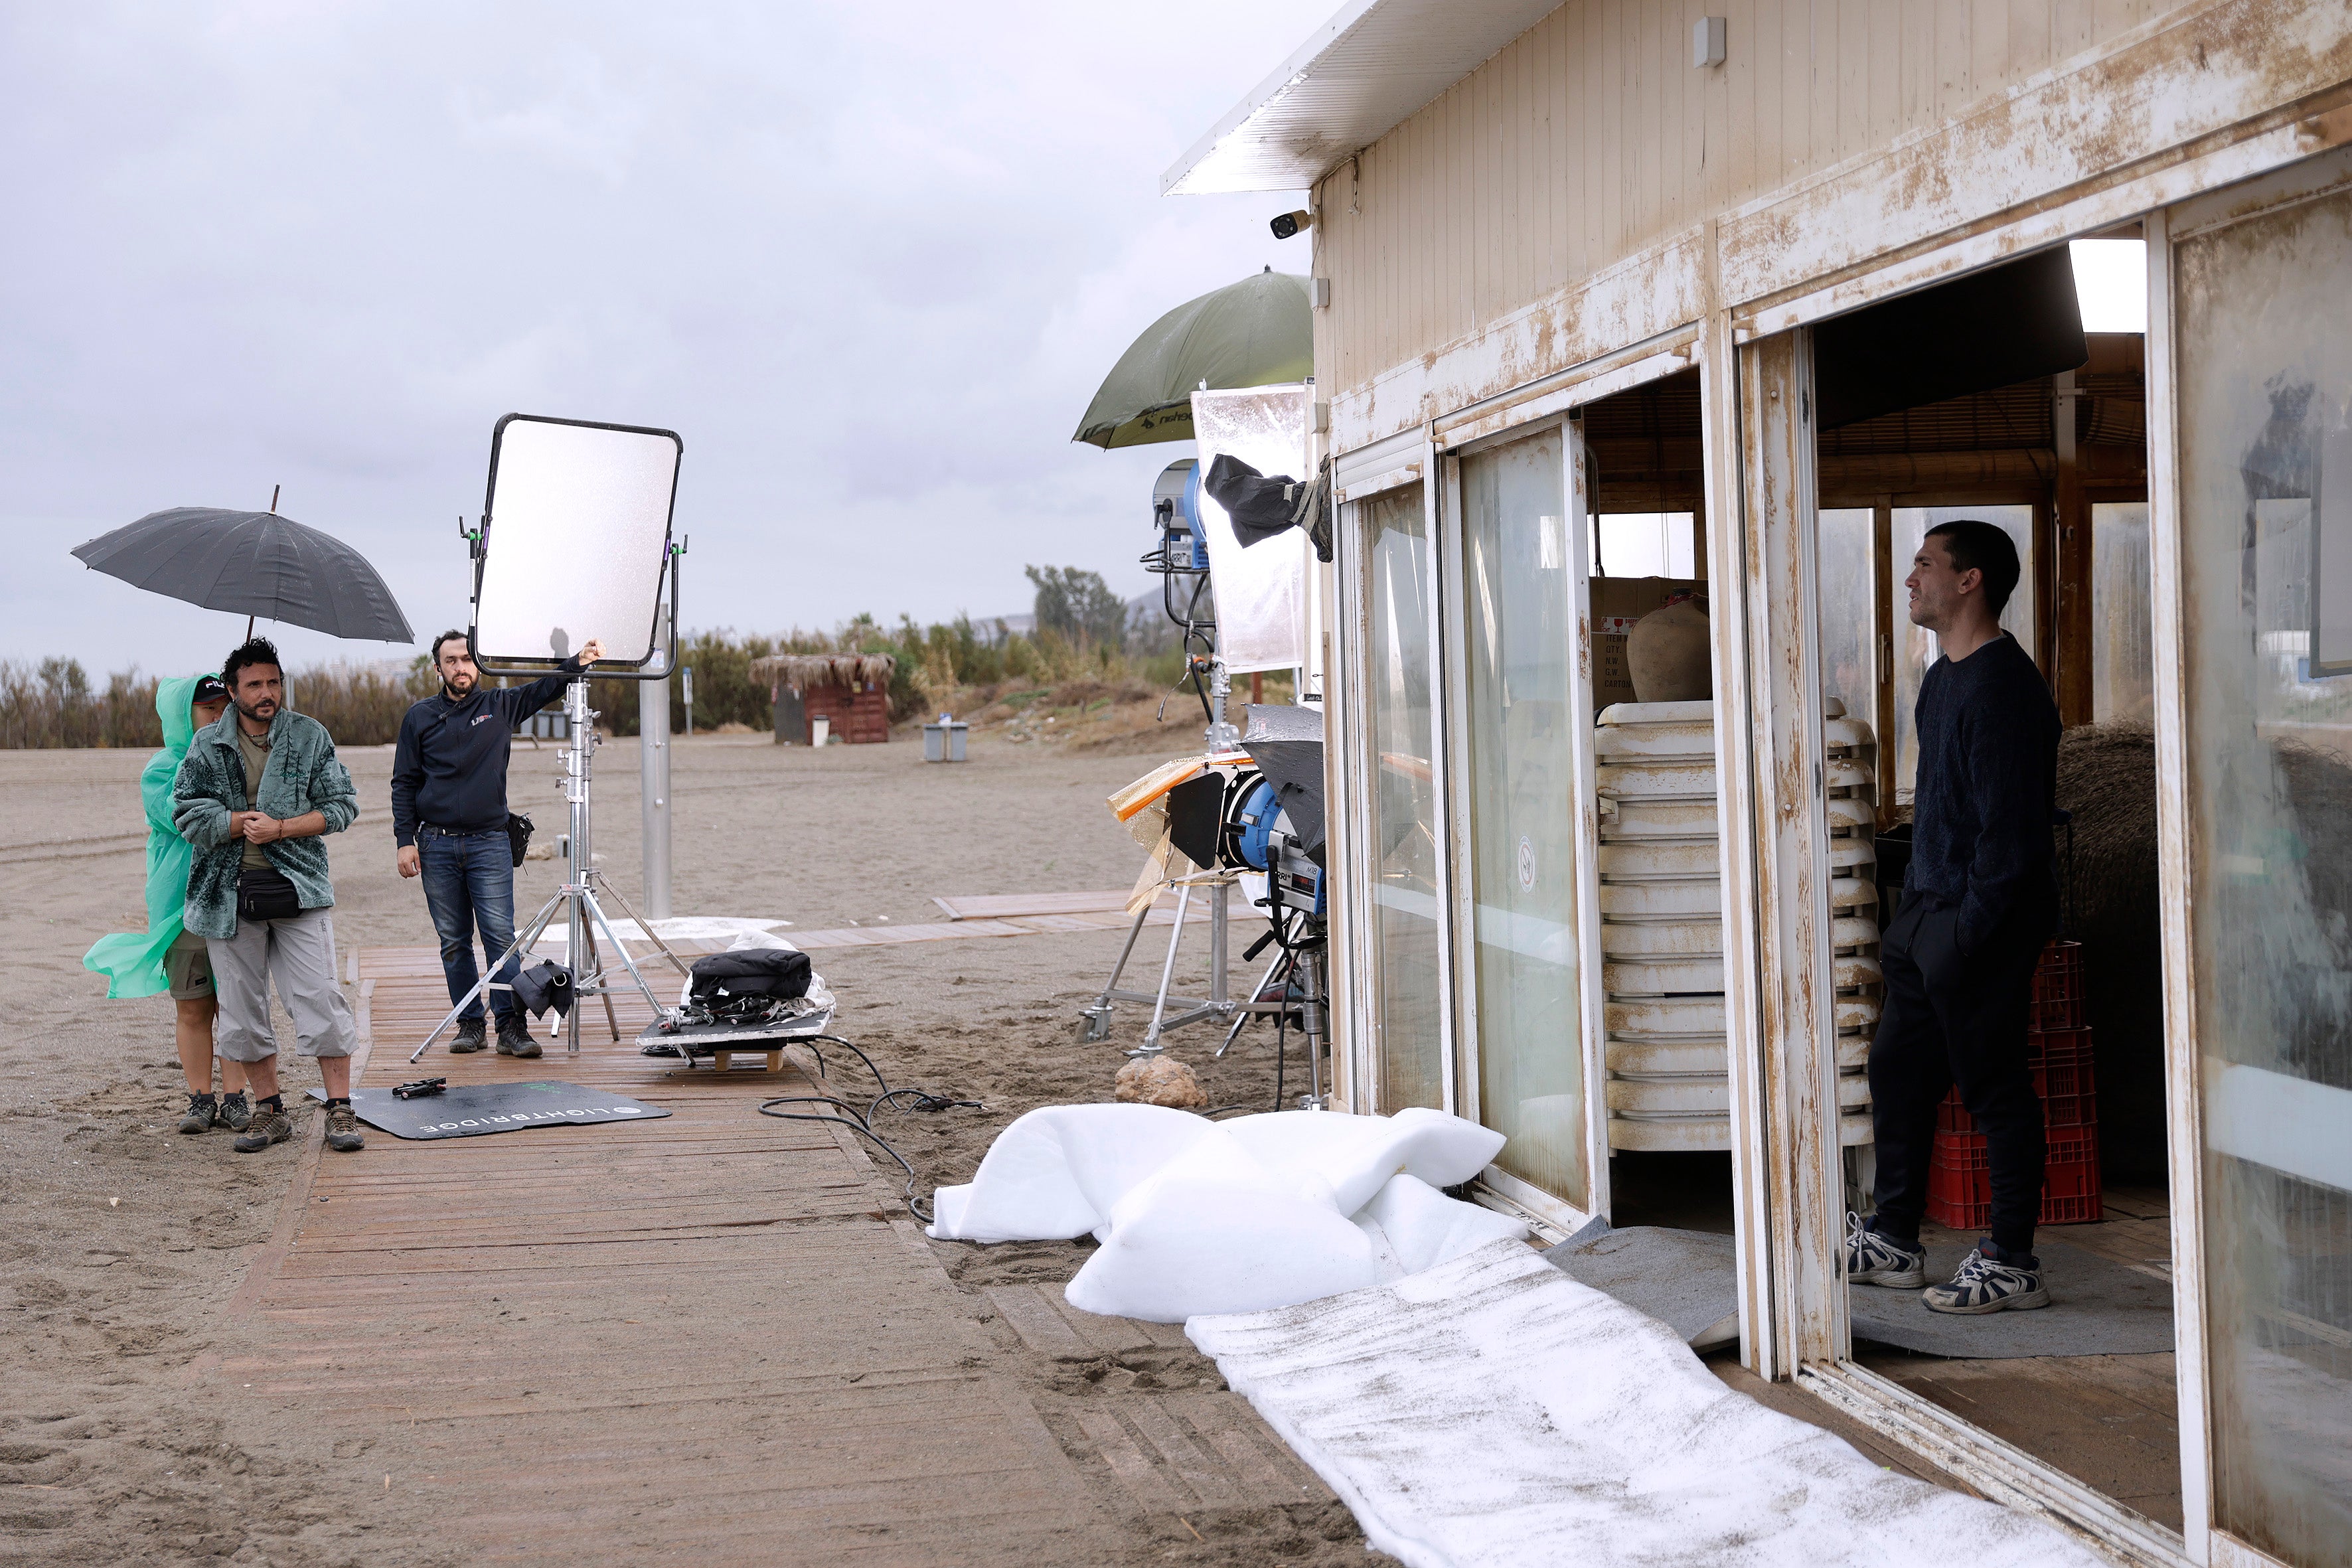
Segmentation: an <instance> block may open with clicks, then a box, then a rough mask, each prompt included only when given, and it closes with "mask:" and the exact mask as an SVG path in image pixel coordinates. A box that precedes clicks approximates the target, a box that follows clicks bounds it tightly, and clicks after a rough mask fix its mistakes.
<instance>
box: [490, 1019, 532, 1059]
mask: <svg viewBox="0 0 2352 1568" xmlns="http://www.w3.org/2000/svg"><path fill="white" fill-rule="evenodd" d="M539 1054H540V1051H539V1041H538V1039H537V1038H536V1037H533V1036H532V1034H531V1032H530V1025H528V1024H526V1023H524V1022H523V1021H522V1015H521V1014H520V1013H501V1014H499V1055H500V1056H502V1057H535V1056H537V1055H539Z"/></svg>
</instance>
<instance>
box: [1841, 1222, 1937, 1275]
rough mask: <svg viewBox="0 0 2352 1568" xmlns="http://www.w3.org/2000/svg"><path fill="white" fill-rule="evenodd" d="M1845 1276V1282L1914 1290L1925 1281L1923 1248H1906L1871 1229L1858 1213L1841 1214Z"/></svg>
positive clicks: (1925, 1264) (1924, 1251)
mask: <svg viewBox="0 0 2352 1568" xmlns="http://www.w3.org/2000/svg"><path fill="white" fill-rule="evenodd" d="M1845 1279H1846V1283H1847V1284H1849V1285H1885V1286H1889V1287H1892V1288H1893V1289H1898V1290H1916V1289H1919V1287H1920V1286H1922V1285H1925V1284H1926V1283H1927V1248H1926V1247H1906V1246H1904V1245H1903V1244H1902V1243H1901V1242H1899V1241H1897V1240H1895V1238H1894V1237H1891V1236H1881V1235H1879V1234H1878V1232H1876V1231H1874V1230H1873V1229H1872V1228H1871V1227H1870V1226H1869V1224H1868V1223H1867V1222H1865V1221H1864V1219H1863V1217H1862V1216H1861V1215H1858V1214H1848V1215H1846V1216H1845Z"/></svg>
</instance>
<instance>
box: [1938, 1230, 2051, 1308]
mask: <svg viewBox="0 0 2352 1568" xmlns="http://www.w3.org/2000/svg"><path fill="white" fill-rule="evenodd" d="M1919 1301H1920V1304H1921V1305H1923V1306H1925V1307H1926V1308H1927V1310H1929V1311H1931V1312H1971V1313H1974V1312H2002V1311H2007V1310H2009V1309H2010V1308H2011V1307H2015V1308H2017V1309H2019V1310H2026V1309H2028V1308H2032V1307H2046V1306H2048V1305H2050V1292H2049V1291H2048V1290H2046V1289H2042V1259H2040V1258H2035V1257H2033V1256H2032V1254H2030V1253H2029V1254H2026V1255H2024V1256H2019V1255H2018V1254H2015V1253H2007V1254H2004V1253H2003V1252H2002V1251H2001V1250H2000V1247H1995V1246H1994V1245H1993V1244H1992V1238H1991V1237H1986V1238H1985V1239H1984V1240H1982V1241H1980V1242H1979V1243H1977V1247H1976V1250H1975V1251H1973V1252H1971V1253H1969V1255H1968V1256H1967V1257H1966V1258H1962V1259H1960V1271H1959V1272H1958V1273H1957V1274H1955V1275H1953V1276H1952V1282H1951V1283H1950V1284H1948V1285H1937V1286H1934V1287H1932V1288H1930V1289H1926V1290H1922V1291H1921V1292H1919Z"/></svg>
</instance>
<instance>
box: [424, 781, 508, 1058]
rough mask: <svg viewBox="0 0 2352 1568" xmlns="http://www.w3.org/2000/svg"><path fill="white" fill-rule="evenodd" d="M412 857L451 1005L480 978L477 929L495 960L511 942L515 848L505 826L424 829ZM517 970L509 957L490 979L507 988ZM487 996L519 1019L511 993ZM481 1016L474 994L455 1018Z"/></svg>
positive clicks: (468, 1019)
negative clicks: (479, 829)
mask: <svg viewBox="0 0 2352 1568" xmlns="http://www.w3.org/2000/svg"><path fill="white" fill-rule="evenodd" d="M416 858H417V862H418V868H419V869H420V870H421V871H422V872H423V873H424V879H425V908H427V909H429V910H432V911H433V929H434V930H435V931H437V932H438V933H440V937H441V971H442V973H444V974H446V975H447V976H448V978H449V1000H450V1001H451V1002H452V1003H455V1002H456V1001H457V998H459V997H460V996H463V995H464V994H466V993H467V992H468V991H471V990H472V989H473V988H474V982H475V981H476V980H477V979H478V978H479V977H480V975H481V970H480V969H479V968H478V966H477V965H476V964H475V963H474V932H475V931H476V930H479V931H480V932H481V935H482V951H483V952H484V953H486V954H488V955H489V956H491V957H493V958H495V957H496V956H497V955H498V954H499V953H502V952H506V950H507V946H508V944H509V943H510V942H513V941H514V847H513V844H512V842H511V841H510V840H509V839H508V837H507V833H506V829H505V828H503V827H494V828H491V829H489V830H488V831H487V832H482V833H463V834H452V833H441V832H437V831H436V830H435V829H433V828H429V827H427V828H423V829H420V830H419V831H418V833H417V835H416ZM520 967H521V965H520V963H518V962H517V961H516V960H515V959H512V958H509V959H508V960H507V961H506V963H503V964H501V965H500V966H499V970H498V973H496V974H494V975H492V976H491V978H492V979H493V980H495V981H498V982H499V983H501V984H508V985H511V984H514V978H515V972H516V971H517V970H518V969H519V968H520ZM489 995H490V998H491V1002H490V1005H491V1006H492V1007H493V1008H494V1009H495V1010H496V1011H497V1013H498V1015H499V1016H500V1017H502V1018H503V1017H508V1016H520V1013H519V1012H518V1010H517V1009H516V1007H515V1000H514V993H513V992H511V991H493V992H491V993H490V994H489ZM459 1016H460V1017H461V1018H462V1019H464V1020H465V1021H466V1022H467V1023H473V1022H475V1021H477V1020H478V1019H479V1018H480V1017H481V1016H482V1002H481V998H480V997H476V998H475V999H474V1000H473V1001H471V1002H469V1003H467V1005H466V1010H465V1012H464V1013H462V1014H460V1015H459Z"/></svg>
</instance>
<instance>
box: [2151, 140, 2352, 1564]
mask: <svg viewBox="0 0 2352 1568" xmlns="http://www.w3.org/2000/svg"><path fill="white" fill-rule="evenodd" d="M2343 174H2352V165H2347V166H2346V167H2345V168H2344V169H2343ZM2296 177H2299V178H2305V179H2306V180H2310V181H2311V183H2310V184H2308V185H2306V187H2305V188H2307V189H2308V188H2315V189H2320V190H2325V189H2326V183H2325V181H2324V180H2314V179H2312V178H2311V177H2310V176H2303V175H2299V176H2296ZM2339 177H2341V176H2340V175H2339ZM2227 195H2231V198H2232V199H2231V200H2230V201H2229V202H2228V203H2227V204H2226V205H2225V204H2224V203H2222V202H2221V201H2218V200H2217V201H2212V202H2207V203H2200V204H2199V206H2200V208H2202V209H2203V211H2204V212H2206V213H2208V214H2210V221H2211V222H2213V223H2214V224H2215V225H2216V226H2212V227H2210V228H2206V229H2204V230H2203V231H2202V232H2198V231H2196V230H2195V229H2194V228H2193V227H2191V226H2189V225H2190V223H2193V221H2194V217H2195V214H2193V213H2189V212H2186V211H2184V212H2182V213H2181V214H2180V215H2179V217H2180V218H2182V219H2187V220H2189V221H2188V222H2183V223H2182V224H2181V229H2182V230H2185V231H2186V232H2185V233H2183V234H2182V237H2179V238H2178V241H2177V244H2176V246H2175V248H2174V251H2173V257H2172V290H2171V292H2172V308H2173V320H2174V331H2175V333H2176V347H2175V351H2174V371H2175V374H2176V377H2177V388H2178V391H2177V398H2178V410H2179V414H2178V421H2177V426H2178V430H2179V437H2178V441H2179V447H2178V450H2179V520H2178V524H2177V526H2178V535H2177V539H2178V542H2177V546H2176V549H2177V551H2178V557H2177V563H2176V565H2175V566H2174V572H2175V574H2177V588H2176V589H2175V590H2174V591H2176V592H2177V595H2178V600H2177V603H2178V606H2179V620H2178V626H2177V630H2176V632H2175V634H2174V635H2175V637H2177V646H2178V650H2179V679H2180V683H2181V684H2180V692H2179V700H2180V704H2181V708H2182V710H2183V712H2184V717H2185V725H2184V733H2183V735H2182V737H2181V747H2180V751H2181V754H2182V760H2183V763H2185V767H2184V770H2183V771H2184V773H2185V789H2184V794H2185V799H2184V803H2183V804H2184V805H2185V810H2186V816H2187V822H2186V827H2187V835H2188V845H2189V871H2188V879H2187V886H2186V889H2185V890H2186V892H2187V893H2188V899H2187V900H2186V907H2187V910H2188V929H2189V966H2188V967H2189V973H2190V975H2191V976H2192V979H2193V996H2194V1003H2195V1006H2194V1017H2195V1031H2196V1058H2195V1067H2196V1074H2197V1087H2198V1089H2199V1090H2200V1094H2201V1098H2202V1100H2203V1117H2202V1140H2201V1148H2200V1150H2199V1152H2198V1158H2197V1160H2196V1162H2195V1165H2196V1172H2197V1174H2198V1175H2199V1176H2200V1178H2201V1181H2202V1184H2203V1188H2204V1192H2203V1205H2202V1206H2203V1214H2202V1219H2203V1240H2204V1262H2203V1279H2204V1303H2203V1304H2204V1308H2205V1315H2206V1341H2207V1342H2206V1351H2205V1357H2206V1390H2205V1395H2206V1398H2207V1401H2208V1404H2209V1412H2210V1415H2209V1419H2210V1426H2209V1431H2208V1434H2207V1445H2208V1448H2209V1452H2208V1454H2207V1466H2208V1473H2209V1475H2210V1486H2211V1517H2212V1523H2213V1526H2214V1527H2215V1528H2216V1529H2218V1530H2221V1531H2227V1532H2228V1533H2229V1534H2231V1535H2232V1536H2235V1537H2237V1538H2238V1539H2240V1540H2242V1541H2244V1542H2249V1543H2251V1544H2252V1545H2254V1546H2257V1547H2260V1548H2261V1549H2262V1550H2263V1551H2264V1552H2269V1553H2270V1554H2272V1555H2273V1556H2274V1557H2277V1558H2279V1559H2281V1560H2283V1561H2284V1562H2287V1563H2294V1564H2296V1565H2298V1568H2317V1565H2319V1564H2345V1563H2352V331H2347V304H2346V301H2347V300H2352V191H2347V190H2346V189H2344V188H2342V186H2341V185H2340V184H2339V186H2338V187H2337V188H2336V191H2335V193H2334V194H2332V195H2317V196H2315V197H2314V198H2312V199H2295V195H2296V193H2295V192H2294V190H2293V189H2291V188H2290V189H2289V190H2288V191H2287V192H2286V193H2285V201H2286V205H2279V206H2276V207H2274V208H2273V210H2271V211H2269V212H2266V213H2263V214H2261V215H2260V216H2252V217H2245V218H2241V219H2238V220H2237V221H2227V220H2228V219H2229V218H2230V217H2231V216H2232V215H2234V214H2236V213H2242V212H2246V211H2249V210H2252V208H2254V207H2255V206H2256V205H2258V199H2259V193H2258V194H2257V199H2256V200H2246V199H2242V198H2238V197H2237V196H2236V195H2235V194H2234V193H2231V194H2227ZM2176 232H2180V231H2179V230H2177V231H2176ZM2165 575H2166V574H2165V569H2164V563H2163V561H2162V558H2161V552H2159V560H2158V586H2159V589H2160V590H2162V589H2164V588H2165V587H2166V586H2167V584H2166V583H2165V581H2164V579H2165ZM2167 641H2168V639H2165V638H2159V640H2158V658H2159V660H2162V658H2164V655H2165V654H2166V652H2167V651H2168V649H2167ZM2159 678H2161V676H2160V677H2159Z"/></svg>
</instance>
